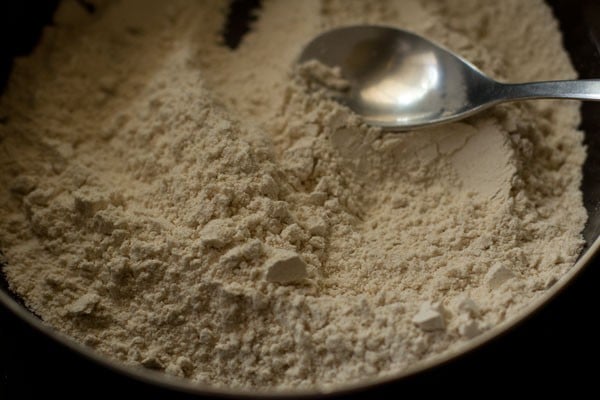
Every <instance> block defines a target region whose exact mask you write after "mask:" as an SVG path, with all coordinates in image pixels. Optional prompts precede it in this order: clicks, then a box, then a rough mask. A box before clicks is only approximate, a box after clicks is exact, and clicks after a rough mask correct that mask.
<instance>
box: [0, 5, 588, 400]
mask: <svg viewBox="0 0 600 400" xmlns="http://www.w3.org/2000/svg"><path fill="white" fill-rule="evenodd" d="M12 3H17V2H12ZM12 3H11V4H12ZM25 3H27V2H25ZM51 3H52V2H49V3H35V2H32V4H35V7H34V6H32V7H29V9H27V10H26V7H23V8H20V7H17V8H16V9H15V10H13V11H14V13H15V19H14V21H17V23H19V21H21V22H23V21H26V23H24V24H23V25H22V27H26V30H22V31H21V32H20V35H19V36H15V35H9V33H8V32H2V37H3V40H7V38H8V40H9V42H8V43H10V45H9V46H0V74H2V75H1V76H0V90H1V89H2V85H1V84H2V83H3V82H4V81H5V80H6V78H7V77H8V75H9V68H8V66H9V65H10V64H9V61H10V59H11V58H12V57H14V56H15V55H16V54H21V53H26V52H27V51H28V50H30V49H31V48H32V47H33V45H34V44H35V41H36V39H37V37H38V36H39V32H40V29H41V27H42V26H43V25H44V24H45V23H47V22H48V21H49V16H50V15H51V12H52V9H53V6H55V4H51ZM256 3H257V2H256V1H239V0H238V1H236V2H234V4H236V7H238V9H237V11H236V12H237V14H236V17H237V18H238V19H239V20H238V21H235V20H234V23H233V28H232V29H231V32H233V33H231V32H229V34H230V35H233V36H235V35H241V34H243V32H244V30H245V29H246V28H245V25H244V24H245V21H244V18H243V16H244V15H250V12H249V10H250V9H251V8H253V7H256ZM548 3H549V4H550V5H551V7H552V8H553V10H554V12H555V15H556V16H557V18H558V19H559V21H560V24H561V28H562V31H563V34H564V42H565V47H566V49H567V50H568V52H569V54H570V56H571V59H572V61H573V64H574V65H575V67H576V69H577V70H578V72H579V74H580V77H581V78H594V77H600V4H598V3H597V2H595V1H594V0H579V1H573V0H548ZM42 4H43V5H42ZM36 7H37V8H36ZM20 18H21V19H22V20H21V19H20ZM16 26H17V25H15V27H16ZM230 40H232V43H235V39H231V38H230ZM582 117H583V118H582V125H581V128H582V129H583V130H584V131H585V132H586V145H587V147H588V157H587V160H586V163H585V165H584V179H583V183H582V190H583V195H584V205H585V207H586V210H587V212H588V216H589V219H588V221H587V224H586V226H585V229H584V231H583V236H584V238H585V241H586V245H585V247H584V249H583V251H582V254H581V255H580V257H579V259H578V261H577V263H576V265H575V266H574V267H573V268H572V269H571V270H570V271H569V272H568V273H567V274H566V275H565V276H563V277H562V278H561V279H560V280H559V282H557V283H556V284H555V285H554V286H553V287H552V288H551V289H549V290H548V291H547V292H546V293H545V294H544V295H543V296H541V297H540V298H538V299H537V300H536V301H534V302H532V303H531V304H529V305H528V306H527V307H525V308H524V309H523V310H522V311H521V312H520V313H519V314H518V315H517V316H516V317H515V318H512V319H510V320H508V321H506V322H504V323H502V324H501V325H499V326H496V327H495V328H493V329H491V330H489V331H487V332H485V333H484V334H482V335H481V336H479V337H477V338H475V339H473V340H472V341H470V342H469V343H468V344H467V345H466V346H464V347H462V348H461V349H460V350H458V351H453V352H447V353H445V354H443V356H441V357H437V358H435V359H432V360H430V361H427V362H424V363H421V364H419V365H416V366H414V367H413V368H409V369H407V370H405V371H402V372H401V373H398V374H396V375H394V376H392V377H386V378H384V379H373V380H371V381H369V382H366V383H360V384H351V385H347V386H343V387H340V388H339V389H336V390H335V391H334V392H331V393H328V394H325V395H327V396H339V395H344V396H345V395H350V394H355V395H358V394H366V395H373V393H381V390H384V389H385V388H389V387H395V386H390V385H397V384H401V383H410V382H413V383H414V382H425V383H427V382H428V379H429V380H431V379H435V378H432V376H435V374H436V371H443V369H444V368H446V369H453V368H454V369H456V368H459V363H460V362H461V360H464V359H465V358H466V357H473V355H474V354H477V352H479V353H482V352H483V354H484V357H485V352H486V349H489V348H491V346H493V345H494V343H496V344H497V343H501V341H502V340H507V339H506V336H507V335H508V334H509V333H511V332H512V333H515V332H516V333H519V332H524V331H525V330H527V329H529V328H530V327H531V321H532V319H535V318H536V317H535V316H536V314H539V313H540V312H542V313H543V312H544V310H545V309H549V308H550V307H552V306H553V304H554V305H555V304H557V302H559V301H560V300H561V297H563V296H565V294H564V293H562V292H564V291H565V289H567V287H568V286H569V285H571V284H573V282H576V281H578V280H581V278H578V276H579V275H581V274H582V273H583V272H584V269H585V268H586V266H588V265H589V264H590V263H591V262H592V260H593V258H594V256H595V255H596V254H597V253H598V251H599V248H600V239H599V235H600V103H585V104H583V106H582ZM0 306H1V307H4V308H5V309H7V310H9V311H10V312H12V313H13V314H14V315H15V316H16V317H17V318H19V319H20V320H22V321H24V322H25V323H26V324H27V325H28V326H29V327H30V328H33V329H34V330H36V331H38V332H39V333H40V334H41V335H43V336H45V337H47V338H50V340H51V341H52V343H56V344H58V346H60V347H64V348H66V349H68V350H67V351H68V352H74V353H76V354H78V355H81V356H83V358H84V359H85V360H87V361H85V362H89V363H94V364H97V365H100V366H101V367H100V368H106V369H109V370H112V371H114V372H115V373H116V374H118V375H124V376H127V377H130V378H133V379H134V380H137V381H142V382H145V384H147V385H148V386H146V388H147V390H159V389H158V388H157V387H162V388H163V390H164V388H167V389H168V390H170V391H173V392H180V393H182V392H183V393H187V394H191V395H198V396H214V395H230V396H231V395H233V396H251V395H263V396H265V397H271V396H281V397H289V396H295V397H296V396H309V397H312V398H314V397H318V396H321V395H324V394H323V393H322V392H316V391H315V392H313V391H302V392H299V391H294V392H289V393H286V392H277V393H274V392H253V393H250V392H247V391H239V390H238V391H234V390H226V389H214V388H210V387H206V386H202V385H199V384H196V383H193V382H188V381H183V380H179V379H176V378H171V377H169V376H167V375H165V374H162V373H158V372H154V371H151V370H146V369H141V368H134V367H129V366H126V365H124V364H121V363H118V362H116V361H113V360H111V359H109V358H107V357H105V356H102V355H100V354H98V353H96V352H94V351H92V350H90V349H89V348H87V347H84V346H83V345H81V344H79V343H77V342H75V341H74V340H72V339H70V338H69V337H67V336H65V335H63V334H61V333H59V332H57V331H55V330H54V329H52V328H51V327H49V326H48V325H46V324H44V323H43V322H42V321H41V320H40V319H39V318H38V317H36V316H35V315H34V314H33V313H31V312H30V311H29V310H27V308H26V307H25V306H24V305H23V302H22V301H21V300H20V299H19V298H18V296H15V295H14V294H13V293H11V292H10V291H9V290H8V285H7V282H6V281H5V280H4V278H3V275H2V274H0ZM580 306H581V307H585V304H583V305H581V304H580ZM567 312H568V311H567ZM30 328H28V329H30ZM530 339H531V338H530ZM378 391H379V392H378ZM1 393H2V392H1V391H0V394H1Z"/></svg>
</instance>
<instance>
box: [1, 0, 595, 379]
mask: <svg viewBox="0 0 600 400" xmlns="http://www.w3.org/2000/svg"><path fill="white" fill-rule="evenodd" d="M93 3H94V4H95V8H96V11H95V12H94V13H92V14H90V13H88V12H86V11H85V10H84V9H83V8H81V7H80V5H79V4H78V3H77V2H75V1H64V2H63V3H62V4H61V6H60V9H59V11H58V12H57V14H56V16H55V24H54V25H53V26H51V27H49V28H46V30H45V32H44V37H43V41H42V43H41V45H40V46H39V47H38V48H37V49H36V50H35V52H34V54H33V55H31V56H28V57H27V58H23V59H19V60H18V61H17V62H16V65H15V68H14V71H13V73H12V76H11V79H10V82H9V84H8V87H7V90H6V91H5V93H4V94H3V95H2V98H1V99H0V113H1V114H0V154H1V157H0V249H1V250H2V251H3V253H4V257H5V259H6V265H5V267H4V268H3V273H4V274H5V275H6V277H7V279H8V281H9V283H10V285H11V289H12V290H13V291H14V292H15V293H17V294H18V295H20V296H21V297H22V298H23V299H24V301H25V302H26V304H27V306H28V307H29V308H30V309H31V310H32V311H34V312H35V313H36V314H38V315H39V316H40V317H41V318H42V319H43V320H44V321H46V322H47V323H48V324H50V325H51V326H53V327H55V328H56V329H57V330H59V331H61V332H64V333H66V334H68V335H70V336H72V337H73V338H75V339H76V340H77V341H80V342H82V343H84V344H85V345H87V346H90V347H92V348H94V349H96V350H97V351H99V352H101V353H103V354H106V355H108V356H109V357H112V358H114V359H117V360H120V361H122V362H125V363H128V364H131V365H137V366H140V365H141V366H143V367H146V368H151V369H157V370H163V371H165V372H166V373H168V374H171V375H175V376H179V377H182V378H188V379H191V380H194V381H197V382H202V383H205V384H208V385H213V386H216V387H227V388H255V389H273V388H277V389H284V388H287V389H289V388H320V389H328V388H333V387H336V386H338V385H343V384H348V383H355V382H359V381H361V380H364V379H370V378H373V377H385V376H389V375H393V374H397V373H399V372H401V371H403V370H406V369H407V368H409V367H412V366H415V365H417V364H418V363H421V362H423V361H424V360H428V359H431V358H432V357H435V356H438V355H441V354H446V353H447V352H448V351H452V350H455V349H458V348H460V346H464V345H465V343H468V341H469V340H470V339H472V338H474V337H476V336H478V335H480V334H481V333H482V332H485V331H486V330H489V329H490V328H492V327H494V326H496V325H498V324H500V323H502V322H504V321H507V320H509V319H510V318H511V317H513V316H514V315H515V314H516V313H517V312H518V311H519V310H521V309H522V308H523V307H524V306H526V305H527V304H529V303H530V302H531V301H532V300H534V299H535V298H536V297H538V296H540V295H541V294H543V293H544V291H545V290H546V289H547V288H549V287H550V286H551V285H552V284H554V283H555V282H556V281H557V280H558V279H560V277H561V276H562V275H563V274H564V273H565V272H566V271H568V270H569V268H570V267H571V266H572V265H573V264H574V262H575V260H576V258H577V256H578V254H579V252H580V250H581V248H582V246H583V243H584V242H583V239H582V236H581V231H582V229H583V226H584V223H585V221H586V212H585V209H584V207H583V203H582V194H581V191H580V189H579V186H580V182H581V167H582V164H583V162H584V159H585V148H584V146H583V144H582V141H583V134H582V132H580V131H578V130H577V127H578V124H579V120H580V114H579V106H578V103H575V102H556V101H541V102H523V103H518V104H516V103H515V104H506V105H501V106H497V107H495V108H493V109H491V110H489V111H486V112H484V113H482V114H480V115H478V116H475V117H472V118H469V119H467V120H465V121H462V122H457V123H452V124H448V125H443V126H439V127H436V128H431V129H425V130H420V131H415V132H409V133H403V134H393V133H383V132H381V131H380V130H378V129H375V128H370V127H368V126H366V125H364V124H363V123H362V122H361V120H360V118H359V117H358V116H356V115H354V114H352V113H351V112H350V111H349V110H347V109H346V108H344V107H342V106H340V105H339V104H337V103H336V102H335V101H333V100H331V99H330V97H329V96H328V93H327V90H325V89H323V85H322V83H323V82H322V81H326V83H328V85H329V86H330V88H333V89H336V90H344V89H345V88H346V83H345V82H344V81H343V79H342V77H340V76H338V75H336V74H335V71H333V74H332V73H331V71H329V73H328V72H327V71H322V70H320V71H317V72H319V74H317V75H315V74H311V73H307V71H306V69H302V68H301V69H297V68H295V67H294V61H295V60H296V58H297V56H298V55H299V53H300V51H301V49H302V46H303V45H304V44H306V43H307V42H309V41H310V40H311V39H312V38H313V37H314V36H316V35H317V34H319V33H320V32H322V31H324V30H327V29H330V28H334V27H337V26H343V25H350V24H364V23H369V24H384V25H390V26H397V27H400V28H403V29H407V30H411V31H414V32H416V33H418V34H421V35H423V36H425V37H427V38H429V39H431V40H433V41H435V42H438V43H440V44H442V45H444V46H446V47H448V48H450V49H452V50H454V51H456V52H457V53H459V54H461V55H462V56H464V57H465V58H466V59H468V60H471V61H472V62H473V63H474V64H475V65H477V66H478V67H479V68H481V69H482V70H483V71H484V72H486V73H487V74H489V75H491V76H492V77H494V78H496V79H499V80H503V81H512V82H519V81H528V80H547V79H569V78H575V72H574V70H573V68H572V66H571V64H570V61H569V59H568V56H567V54H566V52H565V51H564V49H563V47H562V44H561V36H560V31H559V28H558V25H557V23H556V21H555V20H554V18H553V16H552V13H551V11H550V9H549V8H548V7H547V6H546V5H545V4H544V3H543V2H542V1H541V0H529V1H521V0H504V1H492V0H486V1H480V0H452V1H444V0H396V1H394V0H379V1H359V0H344V1H342V0H303V1H284V0H270V1H264V2H263V5H262V9H261V10H260V12H259V13H258V18H257V21H256V22H255V23H254V25H253V26H252V31H251V32H250V33H249V34H248V35H247V36H246V37H244V39H243V41H242V43H241V45H240V46H239V48H237V49H236V50H231V49H228V48H227V47H225V46H224V45H223V43H222V40H221V32H222V29H223V25H224V21H225V18H226V12H227V6H228V3H227V2H224V1H201V2H190V1H178V0H174V1H168V2H167V1H162V0H160V1H159V0H143V1H142V0H128V1H94V2H93ZM308 68H310V65H309V66H308ZM312 68H313V69H315V68H316V69H318V66H315V65H314V64H313V65H312ZM313 72H314V71H313ZM315 76H317V78H318V79H316V80H315ZM320 81H321V82H320Z"/></svg>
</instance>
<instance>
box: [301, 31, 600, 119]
mask: <svg viewBox="0 0 600 400" xmlns="http://www.w3.org/2000/svg"><path fill="white" fill-rule="evenodd" d="M311 60H317V61H318V62H320V63H322V64H324V65H326V66H329V67H339V68H340V72H341V75H342V77H343V78H344V79H345V80H347V81H348V83H349V84H350V85H349V90H347V91H345V92H343V93H341V94H340V95H339V97H338V100H339V101H340V102H342V103H343V104H345V105H346V106H348V107H349V108H350V109H352V110H353V111H354V112H356V113H357V114H359V115H360V116H361V117H362V118H363V120H364V121H365V122H366V123H368V124H370V125H374V126H379V127H381V128H384V129H386V130H409V129H416V128H420V127H426V126H430V125H435V124H441V123H445V122H450V121H454V120H458V119H462V118H465V117H468V116H469V115H472V114H474V113H476V112H479V111H482V110H484V109H486V108H489V107H491V106H493V105H495V104H498V103H501V102H506V101H513V100H525V99H538V98H565V99H579V100H600V81H597V80H580V81H555V82H536V83H528V84H504V83H500V82H497V81H495V80H493V79H491V78H489V77H487V76H486V75H485V74H484V73H483V72H481V71H480V70H479V69H477V67H475V66H474V65H473V64H471V63H469V62H468V61H466V60H464V59H463V58H461V57H460V56H458V55H456V54H454V53H452V52H451V51H450V50H447V49H445V48H443V47H441V46H439V45H437V44H434V43H432V42H430V41H429V40H427V39H425V38H423V37H421V36H419V35H416V34H414V33H411V32H407V31H404V30H401V29H396V28H390V27H385V26H369V25H365V26H363V25H360V26H349V27H343V28H337V29H333V30H330V31H327V32H325V33H323V34H321V35H319V36H317V37H316V38H315V39H313V40H312V41H311V42H310V43H308V45H307V46H306V47H305V48H304V50H303V51H302V53H301V55H300V57H299V59H298V62H299V63H301V64H302V63H305V62H308V61H311Z"/></svg>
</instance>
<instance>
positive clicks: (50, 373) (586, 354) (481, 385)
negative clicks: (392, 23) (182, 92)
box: [0, 0, 600, 400]
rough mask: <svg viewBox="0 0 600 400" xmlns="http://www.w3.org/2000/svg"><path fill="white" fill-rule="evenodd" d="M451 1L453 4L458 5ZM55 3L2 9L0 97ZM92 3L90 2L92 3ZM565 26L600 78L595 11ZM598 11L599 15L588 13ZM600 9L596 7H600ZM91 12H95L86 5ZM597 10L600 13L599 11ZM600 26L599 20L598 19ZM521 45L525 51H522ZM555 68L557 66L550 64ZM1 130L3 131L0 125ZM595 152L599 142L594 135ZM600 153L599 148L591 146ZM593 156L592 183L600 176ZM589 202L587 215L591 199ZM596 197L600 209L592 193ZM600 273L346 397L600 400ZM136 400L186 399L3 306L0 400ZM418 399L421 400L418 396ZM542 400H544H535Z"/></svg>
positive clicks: (599, 114) (570, 4)
mask: <svg viewBox="0 0 600 400" xmlns="http://www.w3.org/2000/svg"><path fill="white" fill-rule="evenodd" d="M449 1H451V0H449ZM55 3H56V2H55V1H18V0H17V1H7V0H4V1H0V90H1V89H2V87H3V83H4V81H5V78H6V76H7V75H8V72H9V70H10V60H11V59H12V58H13V57H14V56H15V55H19V54H27V52H29V51H30V49H31V48H32V47H33V46H34V45H35V43H36V41H37V38H38V36H39V28H40V27H41V26H42V25H44V24H46V23H49V22H50V21H51V13H52V10H53V9H54V7H55ZM84 3H85V2H84ZM550 3H551V4H552V6H553V7H554V8H555V10H556V11H557V14H559V15H560V16H561V25H562V27H563V30H564V31H565V42H566V44H567V46H568V48H569V49H571V50H575V51H572V56H573V62H574V63H575V65H576V67H577V68H578V70H579V72H580V74H581V75H582V76H584V77H600V59H599V58H598V44H597V43H598V42H597V41H595V39H594V35H593V34H594V32H591V31H590V28H589V26H588V25H587V24H586V22H585V21H589V20H590V18H591V15H592V16H593V15H594V14H590V13H591V12H592V11H593V5H594V1H590V2H586V1H585V0H582V1H572V0H551V1H550ZM586 3H587V4H592V8H589V7H588V8H585V7H583V5H584V4H586ZM257 4H258V1H252V0H250V1H247V0H246V1H244V0H236V1H234V5H235V6H234V8H233V10H234V11H233V12H232V14H231V21H230V23H229V24H228V25H227V26H226V27H225V31H226V32H224V37H225V42H226V43H227V44H228V45H229V46H231V47H234V46H235V45H236V43H238V41H239V37H240V36H241V35H242V34H243V33H244V31H245V30H246V28H245V25H244V23H242V22H243V21H244V20H247V19H248V15H249V14H248V9H249V8H251V7H256V6H257ZM597 5H598V3H596V6H597ZM86 6H87V7H88V9H89V10H90V11H93V7H92V6H89V5H86ZM596 9H598V7H596ZM592 19H593V20H595V21H598V22H597V23H596V24H597V25H598V26H600V19H595V18H592ZM515 45H518V44H515ZM549 62H551V60H550V61H549ZM583 111H584V115H585V116H586V118H585V122H584V126H583V127H584V128H585V129H586V130H587V131H588V132H597V133H600V129H598V127H600V108H599V104H586V105H585V106H584V109H583ZM0 123H1V121H0ZM587 140H588V143H590V142H591V141H596V140H600V139H598V138H596V136H594V135H588V139H587ZM592 147H594V148H600V147H598V146H592ZM598 157H600V156H594V155H591V156H590V161H592V162H590V161H589V162H588V165H587V166H586V171H585V174H586V178H585V179H586V180H590V179H596V177H597V176H600V174H598V173H597V172H598V171H596V169H594V167H593V166H594V165H597V164H598V163H596V162H595V161H596V160H595V158H598ZM586 195H588V196H587V197H586V205H587V206H588V209H591V207H594V206H595V205H594V204H592V203H591V198H590V196H589V195H590V194H589V193H586ZM593 197H595V198H596V199H598V198H599V197H600V196H596V195H595V193H593ZM598 268H600V263H599V262H598V261H597V260H596V261H595V262H593V263H591V264H590V265H589V266H588V267H587V268H586V269H585V270H584V271H583V272H582V273H581V274H580V275H579V276H578V277H577V279H575V281H574V282H573V283H572V284H571V285H570V286H569V287H568V288H567V289H566V290H565V291H564V292H563V293H562V294H561V295H560V296H558V298H556V299H555V300H553V301H552V302H551V303H550V304H548V305H547V306H545V307H544V308H543V309H542V310H540V311H539V312H538V313H537V314H536V315H534V316H533V317H532V318H530V319H529V320H527V321H526V322H525V323H524V324H522V325H520V326H519V327H518V328H517V329H515V330H513V331H511V332H509V333H508V334H506V335H504V336H503V337H501V338H499V339H498V340H495V341H494V342H492V343H491V344H490V345H487V346H485V347H484V348H482V349H479V350H477V351H474V352H472V353H470V354H468V355H466V356H463V357H462V358H460V359H459V360H457V361H455V362H453V363H450V364H448V365H444V366H441V367H439V368H437V369H434V370H432V371H429V372H427V373H425V374H421V375H418V376H415V377H412V378H410V379H408V380H406V381H403V382H399V383H394V384H389V385H384V386H379V387H377V388H373V389H371V390H369V391H364V392H360V393H353V394H352V395H346V396H345V397H346V398H348V397H352V398H381V397H383V396H384V395H386V397H387V396H388V395H394V396H398V397H399V396H402V395H407V394H409V393H411V394H413V393H414V394H417V395H419V397H428V395H430V394H433V393H437V392H443V393H444V396H445V397H447V396H452V397H455V396H457V395H459V396H461V397H475V396H476V397H495V396H497V395H499V394H505V395H511V397H512V395H514V396H515V397H517V396H518V397H521V396H520V395H521V394H523V389H522V388H525V389H526V390H527V391H528V392H533V393H536V394H537V395H541V394H542V393H543V392H544V393H550V394H556V393H557V392H558V391H559V390H564V389H566V390H568V391H569V392H570V393H571V394H573V393H574V392H575V391H578V390H584V391H586V392H587V394H588V396H586V397H593V398H598V391H599V386H598V384H597V381H599V380H600V368H599V367H598V362H599V356H600V332H599V331H598V330H597V328H596V326H597V324H598V317H599V316H600V312H599V311H598V308H597V307H598V306H599V305H600V302H599V301H598V297H599V295H598V290H596V287H597V286H598V285H599V284H600V280H599V278H600V277H599V272H598ZM108 396H119V397H122V396H123V397H134V398H142V397H144V398H148V399H158V398H160V399H165V398H168V399H186V398H189V397H188V396H186V395H182V394H176V393H174V392H169V391H166V390H165V389H159V388H156V387H152V386H149V385H147V384H143V383H140V382H137V381H134V380H132V379H129V378H124V377H122V376H120V375H118V374H116V373H114V372H111V371H108V370H106V369H104V368H102V367H99V366H96V365H95V364H93V363H91V362H90V361H88V360H86V359H84V358H82V357H80V356H78V355H76V354H74V353H73V352H72V351H70V350H68V349H66V348H63V347H62V346H61V345H58V344H56V343H55V342H53V341H51V340H50V339H47V338H46V337H45V336H43V335H41V334H40V333H38V332H37V331H36V330H34V329H33V328H31V327H30V326H28V325H27V324H25V323H23V322H21V320H20V319H19V318H17V317H16V316H14V315H13V314H11V313H10V312H9V311H7V310H6V309H4V308H3V307H2V306H0V400H13V399H29V398H32V399H34V398H35V399H37V398H82V397H86V398H87V397H104V398H105V397H108ZM411 397H412V396H411ZM536 397H537V396H536Z"/></svg>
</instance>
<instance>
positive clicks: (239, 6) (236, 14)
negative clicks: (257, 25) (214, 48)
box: [223, 0, 261, 50]
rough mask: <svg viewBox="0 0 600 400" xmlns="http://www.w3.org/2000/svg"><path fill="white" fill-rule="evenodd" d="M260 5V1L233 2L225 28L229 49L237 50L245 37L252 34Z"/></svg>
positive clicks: (225, 38)
mask: <svg viewBox="0 0 600 400" xmlns="http://www.w3.org/2000/svg"><path fill="white" fill-rule="evenodd" d="M260 3H261V1H260V0H231V2H230V5H229V13H228V14H227V20H226V21H225V26H224V27H223V39H224V40H225V45H226V46H227V47H229V48H230V49H232V50H235V49H236V48H237V47H238V46H239V45H240V43H241V42H242V39H243V38H244V35H246V34H247V33H248V32H250V29H251V28H252V24H253V23H254V22H255V21H256V19H257V16H256V11H257V10H259V9H260V6H261V4H260Z"/></svg>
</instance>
